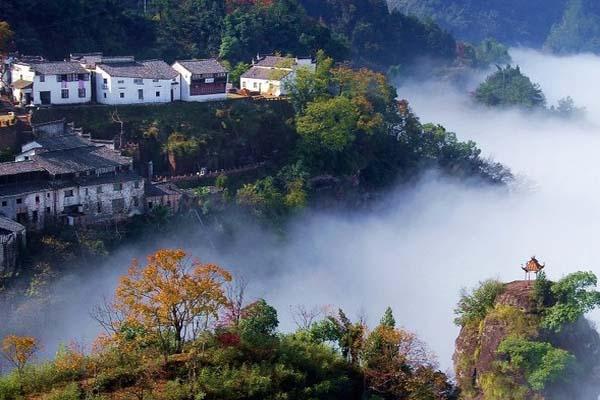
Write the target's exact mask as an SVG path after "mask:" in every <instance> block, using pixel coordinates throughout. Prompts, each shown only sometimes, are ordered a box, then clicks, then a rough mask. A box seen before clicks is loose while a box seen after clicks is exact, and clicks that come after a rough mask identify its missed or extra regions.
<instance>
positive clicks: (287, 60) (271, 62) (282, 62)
mask: <svg viewBox="0 0 600 400" xmlns="http://www.w3.org/2000/svg"><path fill="white" fill-rule="evenodd" d="M255 65H258V66H259V67H280V68H292V66H293V65H296V59H295V58H292V57H279V56H265V57H264V58H262V59H260V60H259V61H258V62H257V63H256V64H255Z"/></svg>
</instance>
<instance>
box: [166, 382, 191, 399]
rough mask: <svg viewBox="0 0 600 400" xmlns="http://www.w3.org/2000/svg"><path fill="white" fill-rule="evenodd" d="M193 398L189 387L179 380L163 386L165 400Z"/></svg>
mask: <svg viewBox="0 0 600 400" xmlns="http://www.w3.org/2000/svg"><path fill="white" fill-rule="evenodd" d="M193 397H194V396H193V395H192V387H191V385H190V384H189V383H183V382H181V380H179V379H176V380H174V381H169V382H167V384H166V386H165V392H164V398H165V400H190V399H192V398H193Z"/></svg>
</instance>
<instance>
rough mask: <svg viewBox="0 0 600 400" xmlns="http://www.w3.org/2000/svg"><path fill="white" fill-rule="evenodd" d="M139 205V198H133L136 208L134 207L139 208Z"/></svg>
mask: <svg viewBox="0 0 600 400" xmlns="http://www.w3.org/2000/svg"><path fill="white" fill-rule="evenodd" d="M138 204H139V200H138V198H137V197H134V198H133V206H134V207H137V206H138Z"/></svg>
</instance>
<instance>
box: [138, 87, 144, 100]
mask: <svg viewBox="0 0 600 400" xmlns="http://www.w3.org/2000/svg"><path fill="white" fill-rule="evenodd" d="M138 100H144V89H138Z"/></svg>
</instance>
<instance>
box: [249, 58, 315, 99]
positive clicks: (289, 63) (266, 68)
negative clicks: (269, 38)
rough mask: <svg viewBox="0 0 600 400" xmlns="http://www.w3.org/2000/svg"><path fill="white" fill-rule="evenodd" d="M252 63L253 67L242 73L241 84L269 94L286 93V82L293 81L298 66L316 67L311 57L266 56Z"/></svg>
mask: <svg viewBox="0 0 600 400" xmlns="http://www.w3.org/2000/svg"><path fill="white" fill-rule="evenodd" d="M252 63H253V65H252V67H251V68H250V69H249V70H248V71H246V72H245V73H244V74H242V76H241V79H240V86H241V88H242V89H247V90H249V91H251V92H259V93H261V94H264V95H267V96H282V95H286V94H287V90H286V84H287V83H289V82H293V80H294V79H295V78H296V71H297V70H298V68H308V69H309V70H311V71H315V69H316V64H315V63H314V62H313V61H312V59H310V58H292V57H278V56H266V57H262V58H259V59H258V61H256V62H255V61H254V60H253V62H252Z"/></svg>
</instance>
